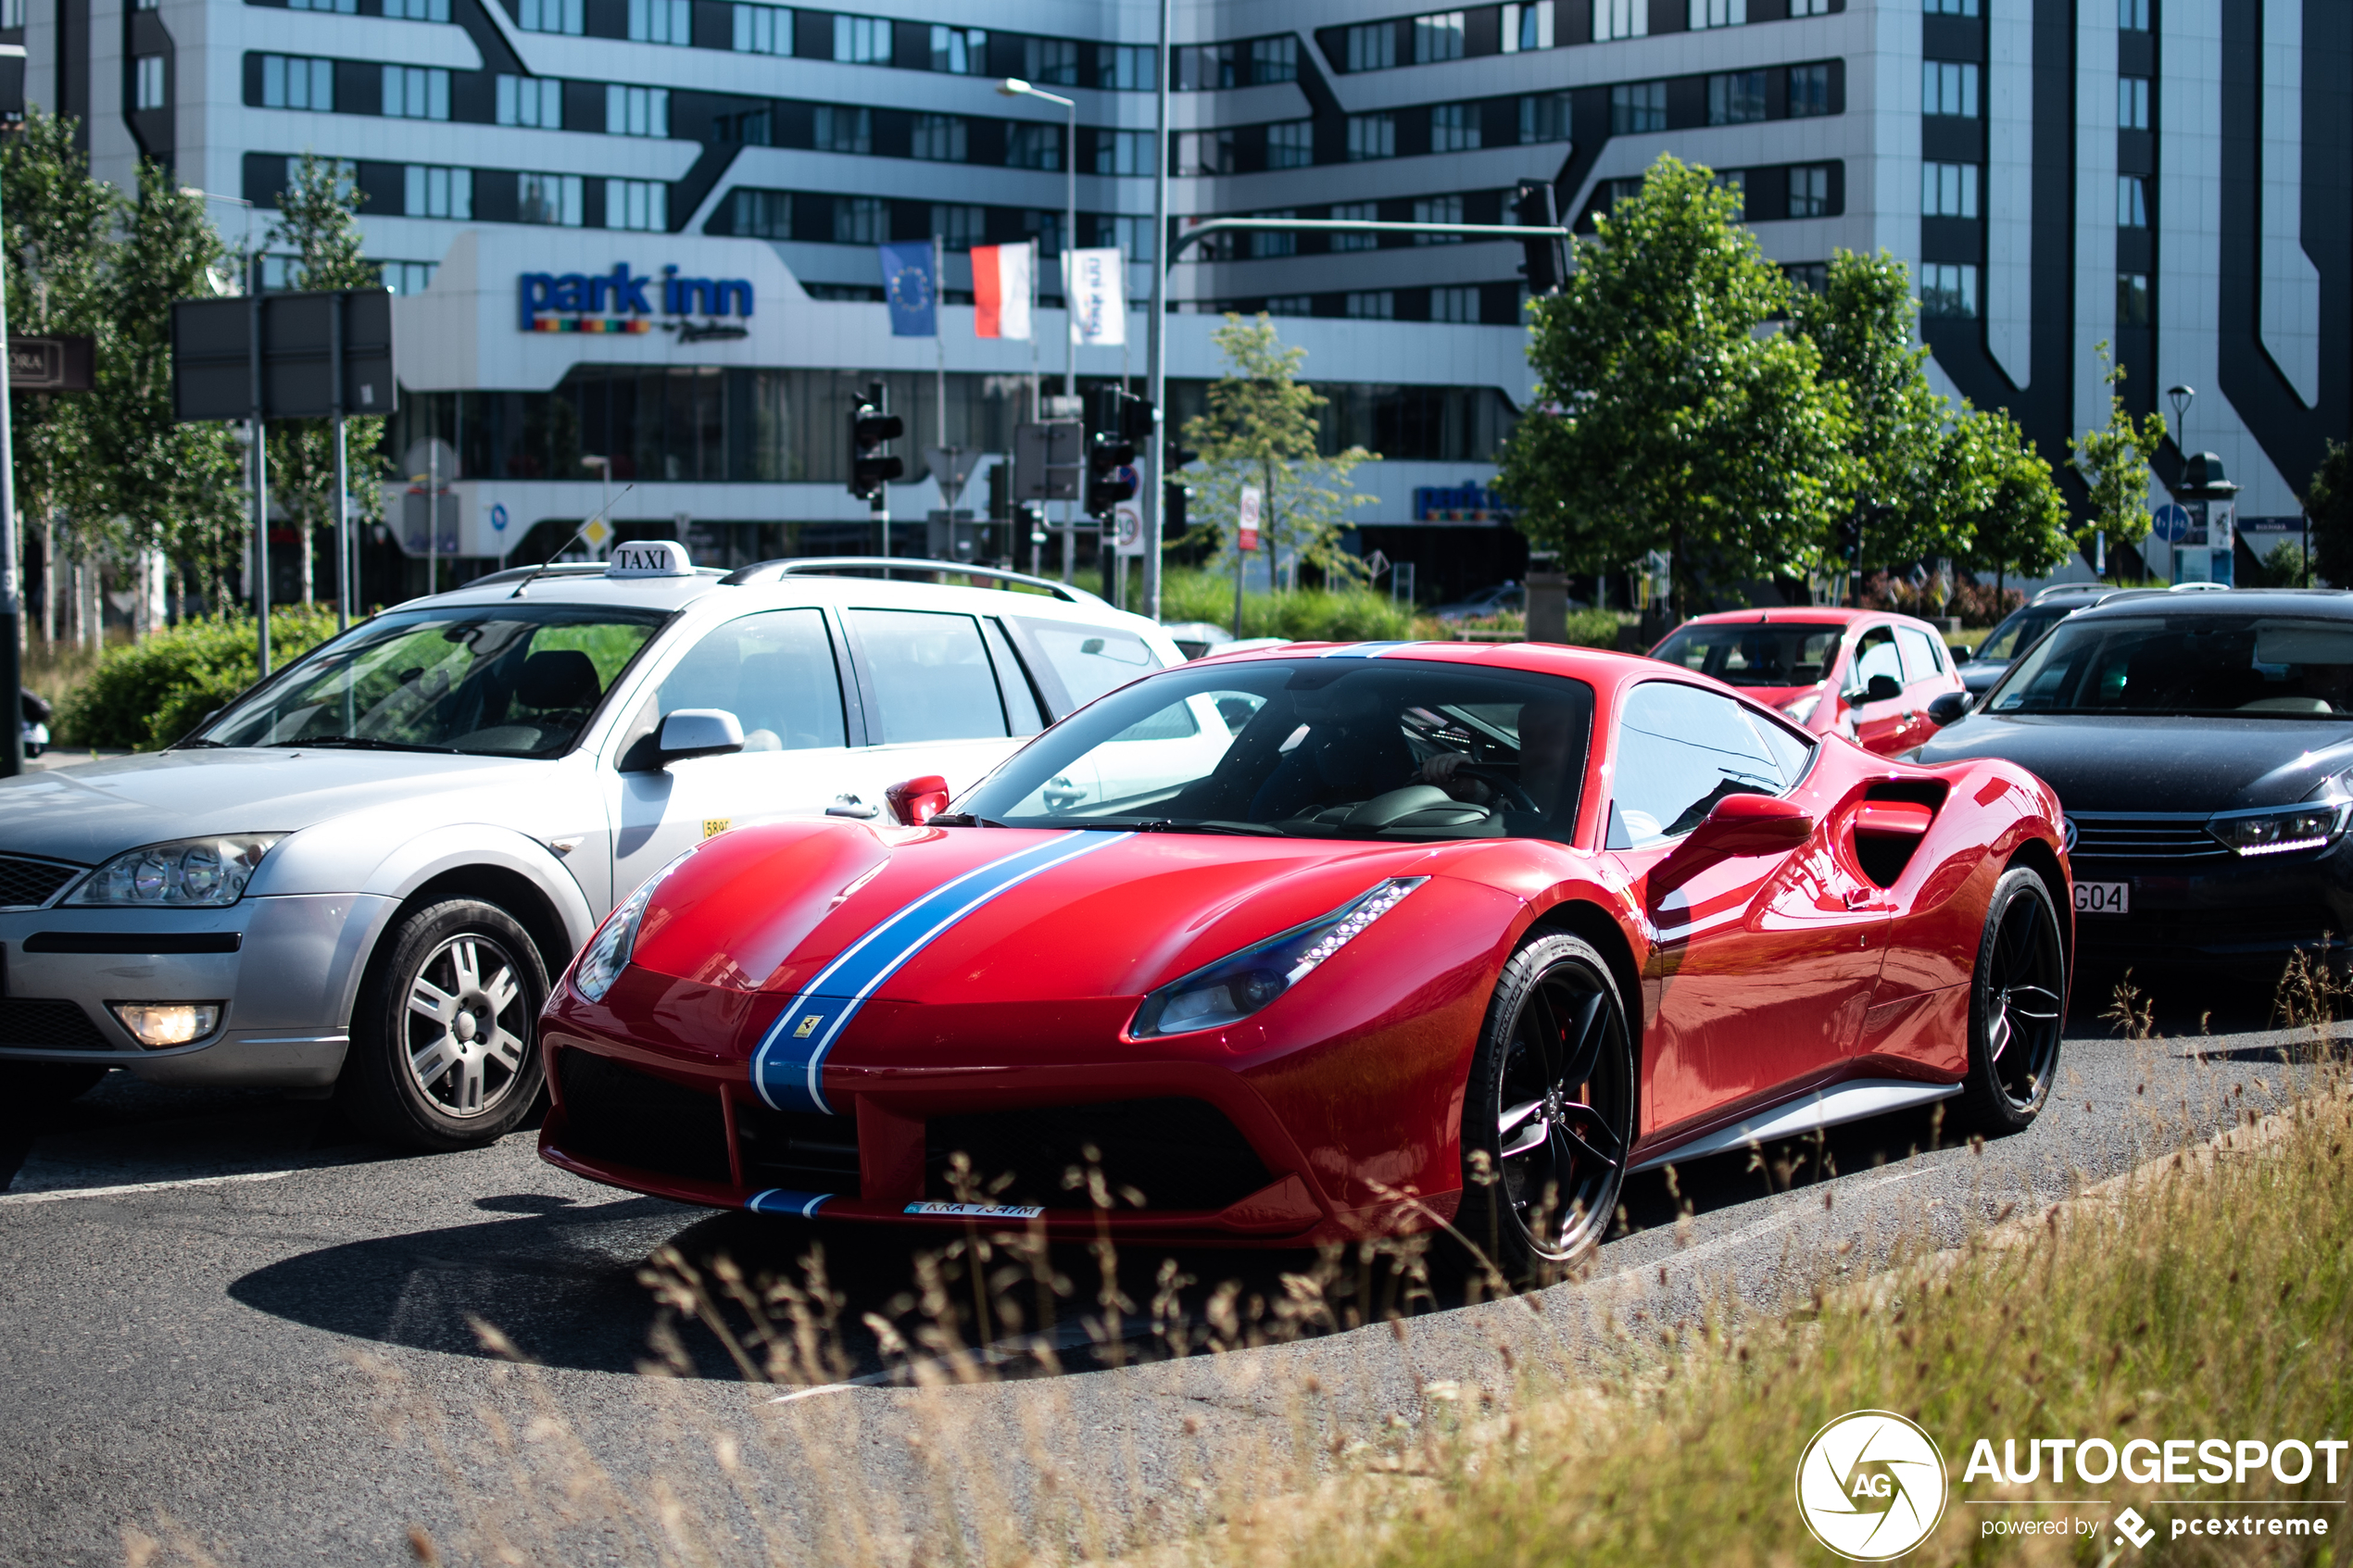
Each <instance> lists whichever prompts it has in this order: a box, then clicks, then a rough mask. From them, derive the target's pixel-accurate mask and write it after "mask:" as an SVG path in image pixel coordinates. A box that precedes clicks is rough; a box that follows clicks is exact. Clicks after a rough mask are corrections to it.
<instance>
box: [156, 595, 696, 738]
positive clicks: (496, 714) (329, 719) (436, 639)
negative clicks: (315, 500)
mask: <svg viewBox="0 0 2353 1568" xmlns="http://www.w3.org/2000/svg"><path fill="white" fill-rule="evenodd" d="M666 615H667V612H666V611H663V610H658V609H623V608H607V607H604V606H589V605H563V604H526V603H516V604H504V603H502V604H497V605H464V606H447V607H443V608H435V609H419V610H396V611H394V612H392V613H391V614H389V615H381V616H378V617H377V618H376V619H375V620H373V621H369V622H367V623H366V624H365V625H362V626H358V627H355V628H353V629H352V630H351V631H350V632H348V633H346V634H345V635H343V636H341V637H338V638H336V639H335V640H334V641H333V642H332V643H330V644H328V645H327V646H325V647H323V648H321V649H320V650H319V651H318V652H316V653H314V654H312V655H311V656H310V657H309V658H308V659H303V660H302V661H300V662H299V663H297V664H295V665H293V666H291V667H290V668H288V669H287V670H286V671H285V672H284V673H283V674H282V675H280V676H279V677H278V679H276V680H274V681H269V682H265V683H263V684H262V685H261V686H260V687H259V688H258V690H256V691H255V692H253V693H252V694H251V695H250V696H247V697H245V700H244V701H242V702H239V703H237V704H236V705H235V706H234V707H233V708H231V709H229V710H228V711H227V712H226V713H223V714H222V715H221V716H220V718H218V719H216V720H214V721H212V722H211V723H210V724H208V725H206V726H205V728H204V729H203V730H202V731H200V732H199V733H198V734H197V735H196V737H195V740H194V741H192V742H191V743H190V744H192V745H196V746H352V747H357V748H361V749H368V750H381V751H450V752H467V753H476V754H481V755H484V756H494V757H552V756H554V755H555V754H557V753H558V752H560V751H562V750H564V749H565V748H566V747H568V746H571V745H572V742H573V737H574V736H575V735H577V734H579V733H580V729H581V726H582V725H584V724H585V723H587V721H588V716H589V715H590V714H591V713H593V712H595V711H596V709H597V704H598V702H600V701H602V700H603V698H604V695H605V693H606V692H608V691H610V690H611V689H612V683H613V679H614V677H616V676H617V675H619V674H620V673H621V671H622V670H623V668H624V667H625V666H626V665H627V664H628V663H629V661H630V660H631V659H634V658H635V657H636V654H637V650H638V649H639V648H641V647H643V646H646V642H647V640H648V638H650V637H651V636H652V635H653V634H654V633H655V632H656V631H657V630H659V629H660V628H661V623H662V621H663V620H664V619H665V618H666Z"/></svg>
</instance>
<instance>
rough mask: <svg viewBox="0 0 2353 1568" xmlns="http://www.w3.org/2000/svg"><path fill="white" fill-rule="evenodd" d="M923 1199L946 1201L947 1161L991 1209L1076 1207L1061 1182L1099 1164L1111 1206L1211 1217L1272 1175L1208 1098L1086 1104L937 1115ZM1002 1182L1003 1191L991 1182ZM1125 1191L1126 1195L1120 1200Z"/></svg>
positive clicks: (929, 1132)
mask: <svg viewBox="0 0 2353 1568" xmlns="http://www.w3.org/2000/svg"><path fill="white" fill-rule="evenodd" d="M1089 1148H1091V1149H1093V1150H1094V1151H1095V1152H1096V1153H1097V1154H1098V1155H1099V1156H1100V1157H1101V1171H1102V1173H1103V1179H1104V1182H1105V1183H1106V1184H1107V1185H1108V1186H1109V1189H1110V1191H1111V1194H1112V1202H1113V1205H1114V1207H1115V1208H1120V1209H1131V1208H1135V1207H1137V1206H1138V1205H1137V1204H1136V1203H1135V1198H1138V1197H1140V1198H1142V1199H1143V1202H1142V1205H1141V1207H1143V1208H1146V1209H1158V1210H1171V1209H1182V1210H1212V1211H1214V1210H1220V1209H1224V1208H1226V1207H1227V1205H1229V1204H1232V1203H1235V1202H1238V1201H1239V1200H1240V1199H1242V1198H1247V1197H1249V1196H1250V1195H1251V1194H1252V1193H1253V1192H1256V1191H1258V1190H1259V1189H1260V1188H1261V1187H1264V1186H1265V1185H1267V1184H1268V1183H1269V1182H1271V1181H1273V1180H1274V1179H1275V1178H1274V1177H1273V1176H1272V1175H1270V1174H1268V1173H1267V1170H1266V1167H1265V1164H1264V1163H1262V1162H1261V1161H1260V1160H1259V1158H1258V1151H1257V1150H1255V1149H1253V1148H1251V1146H1250V1141H1249V1140H1248V1139H1246V1138H1244V1137H1243V1136H1242V1135H1241V1133H1240V1132H1239V1130H1238V1129H1237V1128H1236V1127H1235V1126H1234V1124H1233V1123H1231V1122H1229V1121H1227V1119H1226V1116H1225V1113H1224V1112H1223V1111H1220V1110H1218V1109H1217V1108H1216V1107H1215V1106H1214V1105H1211V1104H1210V1103H1209V1102H1208V1101H1206V1100H1198V1099H1123V1100H1100V1101H1097V1102H1096V1103H1094V1104H1091V1105H1056V1106H1038V1107H1031V1108H1028V1109H1025V1110H994V1111H982V1112H978V1113H973V1114H967V1115H962V1116H935V1117H933V1118H932V1119H931V1120H930V1121H929V1122H928V1123H926V1124H925V1156H926V1160H925V1167H926V1168H925V1182H924V1196H925V1197H926V1198H954V1197H955V1196H956V1194H955V1193H954V1192H953V1191H952V1190H951V1189H950V1185H949V1182H948V1159H949V1156H950V1155H951V1154H953V1153H957V1152H959V1151H961V1152H962V1153H963V1155H964V1156H965V1157H966V1158H967V1159H969V1160H971V1161H972V1169H973V1172H974V1173H975V1176H976V1177H977V1178H978V1180H979V1183H980V1185H981V1186H982V1187H983V1188H984V1189H985V1190H987V1191H988V1198H989V1200H990V1201H991V1202H995V1203H1035V1204H1038V1205H1039V1206H1041V1207H1043V1208H1048V1209H1084V1208H1086V1207H1088V1196H1087V1194H1086V1193H1085V1192H1084V1191H1081V1190H1075V1189H1074V1188H1073V1187H1071V1186H1068V1185H1064V1178H1065V1176H1066V1175H1067V1174H1068V1173H1070V1172H1071V1171H1073V1170H1079V1171H1084V1170H1085V1168H1086V1167H1087V1165H1088V1154H1087V1151H1088V1149H1089ZM1005 1177H1010V1178H1011V1180H1010V1181H1007V1182H1006V1183H1005V1185H1002V1186H999V1185H997V1183H998V1182H999V1181H1000V1179H1002V1178H1005ZM1123 1193H1125V1194H1126V1196H1123Z"/></svg>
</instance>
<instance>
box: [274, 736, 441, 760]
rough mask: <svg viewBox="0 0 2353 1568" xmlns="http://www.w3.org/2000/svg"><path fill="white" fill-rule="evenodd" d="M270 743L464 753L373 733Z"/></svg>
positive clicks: (286, 747) (277, 745)
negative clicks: (384, 738)
mask: <svg viewBox="0 0 2353 1568" xmlns="http://www.w3.org/2000/svg"><path fill="white" fill-rule="evenodd" d="M270 744H271V746H272V747H274V748H276V749H279V750H290V749H293V748H295V747H297V746H346V747H349V748H350V749H351V750H354V751H430V752H434V753H435V754H437V755H439V756H443V757H462V756H464V755H465V753H463V752H461V751H459V749H458V748H457V747H456V746H419V745H416V744H413V743H411V742H409V741H400V740H378V739H376V738H375V736H373V735H313V736H311V737H310V738H309V739H308V740H277V741H271V743H270Z"/></svg>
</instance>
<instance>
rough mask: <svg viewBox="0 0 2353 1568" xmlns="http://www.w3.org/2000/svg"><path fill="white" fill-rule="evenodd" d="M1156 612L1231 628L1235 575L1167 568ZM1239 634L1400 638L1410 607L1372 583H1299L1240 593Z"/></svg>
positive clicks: (1409, 628)
mask: <svg viewBox="0 0 2353 1568" xmlns="http://www.w3.org/2000/svg"><path fill="white" fill-rule="evenodd" d="M1160 618H1161V620H1163V621H1208V622H1210V623H1211V624H1212V625H1214V626H1223V627H1226V628H1227V629H1228V630H1231V629H1232V627H1233V624H1234V580H1233V579H1232V578H1231V577H1227V576H1225V575H1223V574H1222V573H1216V572H1208V571H1172V572H1170V573H1168V575H1167V576H1166V577H1164V578H1163V579H1162V580H1161V586H1160ZM1242 635H1243V636H1245V637H1289V638H1290V639H1291V640H1292V641H1294V642H1302V643H1354V642H1371V641H1380V642H1390V641H1403V640H1404V639H1406V638H1409V637H1412V636H1413V635H1415V632H1414V612H1413V610H1412V609H1411V608H1408V607H1407V606H1404V605H1401V604H1395V603H1392V602H1391V601H1390V597H1389V596H1388V595H1386V594H1383V593H1381V592H1379V591H1378V590H1376V589H1371V588H1300V589H1296V590H1294V591H1292V592H1290V593H1287V594H1246V595H1244V596H1242Z"/></svg>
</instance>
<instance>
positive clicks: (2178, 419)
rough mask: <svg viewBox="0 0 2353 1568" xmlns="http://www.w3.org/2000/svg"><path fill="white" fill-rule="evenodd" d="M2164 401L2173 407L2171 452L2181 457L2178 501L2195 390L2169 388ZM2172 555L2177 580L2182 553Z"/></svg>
mask: <svg viewBox="0 0 2353 1568" xmlns="http://www.w3.org/2000/svg"><path fill="white" fill-rule="evenodd" d="M2165 400H2166V401H2167V402H2168V403H2171V404H2172V405H2173V450H2175V451H2176V452H2179V453H2180V454H2181V455H2182V468H2181V475H2182V483H2181V484H2177V485H2175V486H2174V491H2175V495H2174V497H2173V498H2174V499H2175V500H2176V501H2178V500H2180V499H2181V495H2180V490H2181V488H2182V484H2187V483H2189V479H2190V405H2191V404H2193V403H2195V402H2196V401H2197V388H2196V387H2194V386H2192V385H2190V384H2189V383H2186V382H2184V383H2180V384H2178V385H2174V386H2169V387H2167V388H2166V389H2165ZM2172 553H2173V568H2172V571H2173V576H2174V577H2175V578H2176V579H2177V580H2178V579H2179V578H2180V576H2181V574H2182V552H2181V550H2180V549H2179V547H2176V548H2175V549H2174V551H2173V552H2172Z"/></svg>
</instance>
